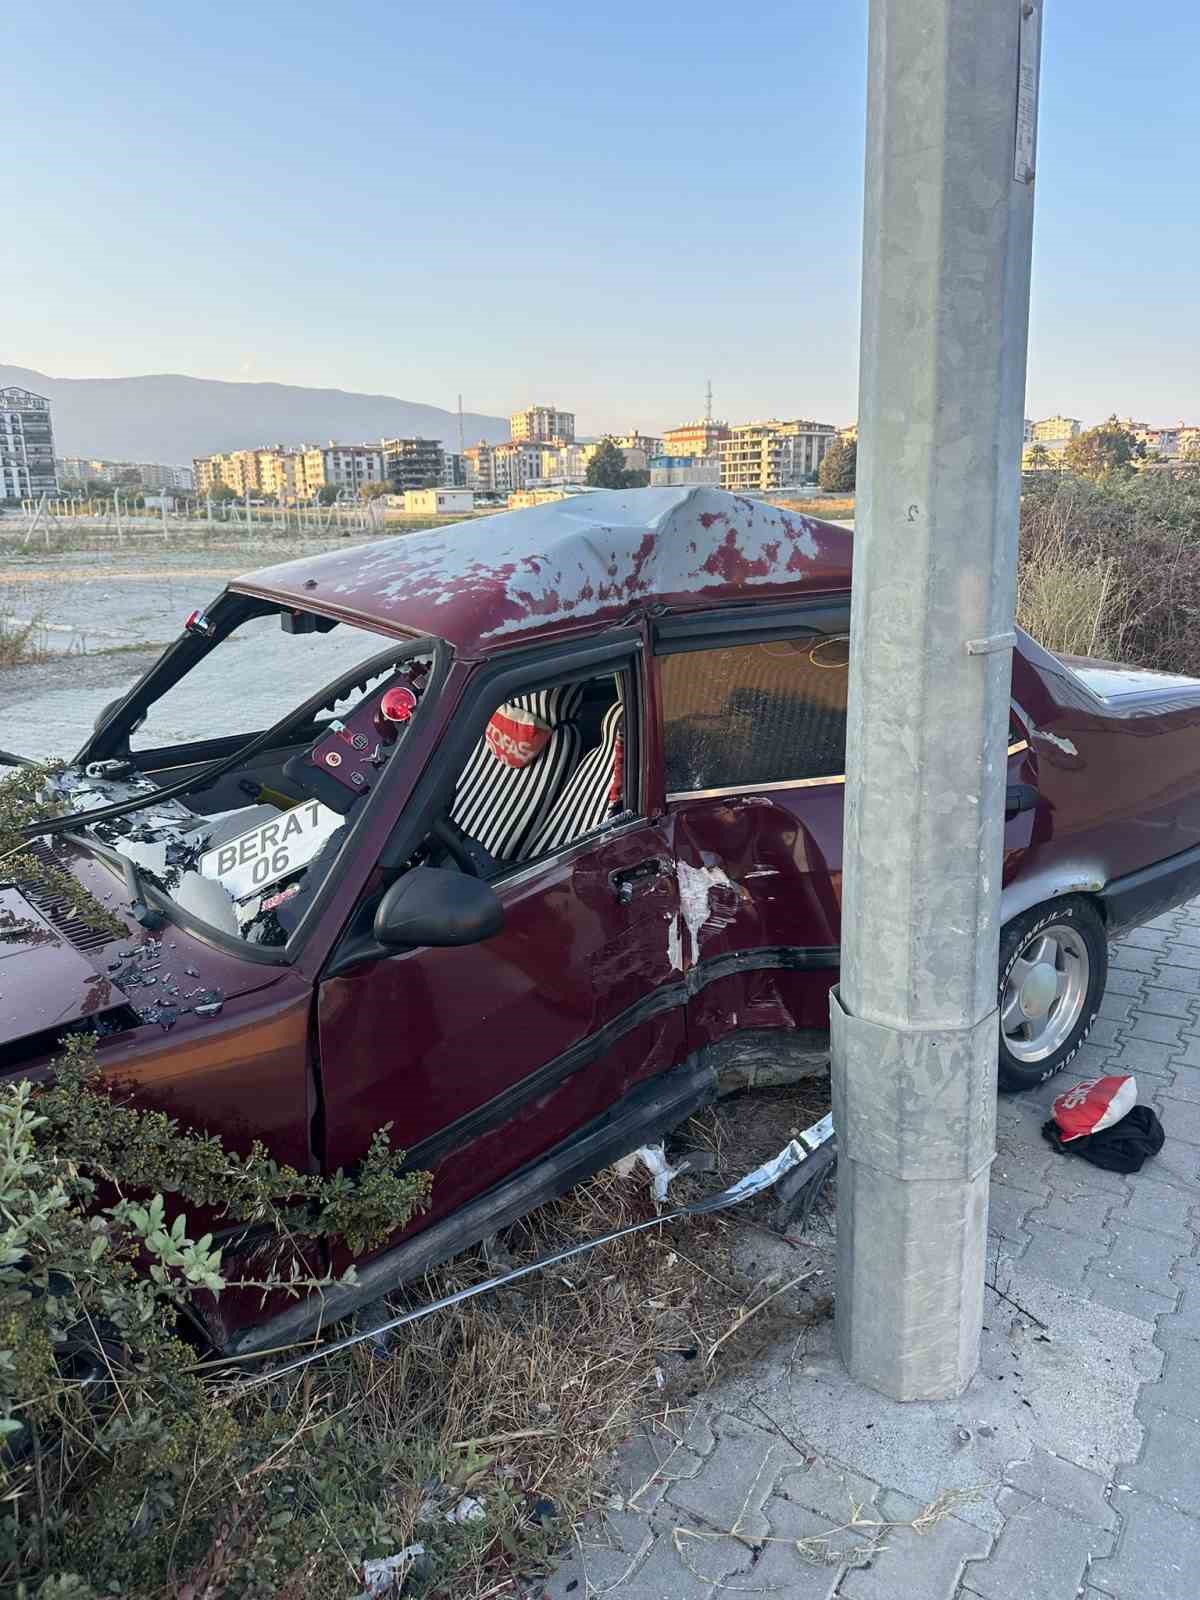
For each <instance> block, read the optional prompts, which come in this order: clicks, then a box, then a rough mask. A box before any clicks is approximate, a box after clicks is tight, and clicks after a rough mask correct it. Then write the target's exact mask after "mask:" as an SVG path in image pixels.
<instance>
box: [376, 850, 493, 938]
mask: <svg viewBox="0 0 1200 1600" xmlns="http://www.w3.org/2000/svg"><path fill="white" fill-rule="evenodd" d="M503 924H504V908H503V906H502V905H501V904H500V901H499V900H498V899H497V898H496V891H495V890H494V889H493V888H492V886H491V884H489V883H484V882H483V881H482V880H481V879H479V878H469V877H467V876H466V874H465V873H462V872H451V871H448V870H447V869H445V868H443V867H413V868H412V869H411V870H410V871H408V872H406V873H405V874H404V876H403V877H402V878H400V879H398V880H397V882H395V883H394V884H392V886H391V888H390V889H389V890H388V891H387V893H386V894H385V895H384V897H383V899H382V900H381V901H380V902H379V909H378V910H377V911H376V913H375V926H374V930H373V931H374V934H375V938H376V939H377V940H378V941H379V943H380V944H382V945H386V946H388V947H389V948H395V947H398V946H409V945H421V944H428V945H455V944H478V943H479V942H480V940H481V939H490V938H491V937H492V935H493V934H494V933H499V932H500V929H501V927H502V926H503Z"/></svg>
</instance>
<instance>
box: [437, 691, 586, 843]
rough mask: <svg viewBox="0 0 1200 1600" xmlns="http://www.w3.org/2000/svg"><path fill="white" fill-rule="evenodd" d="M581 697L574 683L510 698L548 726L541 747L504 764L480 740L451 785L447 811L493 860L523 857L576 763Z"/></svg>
mask: <svg viewBox="0 0 1200 1600" xmlns="http://www.w3.org/2000/svg"><path fill="white" fill-rule="evenodd" d="M582 700H583V686H582V685H581V684H578V683H571V684H566V685H564V686H558V687H556V688H553V689H535V690H533V691H532V692H531V693H529V694H519V695H514V696H513V699H512V702H511V703H512V704H513V705H514V706H519V707H520V708H521V709H522V710H524V711H532V712H533V713H534V714H535V715H536V716H539V717H541V718H542V720H543V721H544V722H546V723H547V724H548V725H549V728H550V738H549V740H548V741H547V743H546V746H545V748H544V749H543V750H542V752H541V754H540V755H539V756H537V757H536V759H535V760H533V761H531V762H530V763H529V765H528V766H526V767H509V766H506V765H505V764H504V762H502V761H500V760H498V759H497V758H496V756H495V755H493V753H492V751H491V750H490V749H489V747H488V744H487V742H486V740H484V739H480V741H479V743H478V744H477V745H476V746H475V749H474V750H473V751H472V753H471V757H470V759H469V760H468V762H467V764H466V766H465V768H464V769H463V773H462V776H461V777H460V778H459V780H458V784H457V786H456V787H455V790H454V804H453V806H452V807H451V810H450V815H451V818H452V819H453V821H454V822H456V823H457V824H458V826H459V827H460V828H461V829H462V830H463V832H464V833H465V834H467V835H468V836H469V837H470V838H472V839H474V840H475V842H476V843H477V844H480V845H482V846H483V848H484V849H485V850H486V851H487V852H488V854H489V855H490V856H491V857H492V858H493V859H494V860H496V861H520V860H523V859H524V858H525V857H526V856H527V855H528V854H529V849H528V845H529V841H530V840H531V839H533V838H534V837H535V836H536V835H537V834H539V833H540V832H541V830H542V829H543V828H544V826H545V823H546V819H547V817H548V816H549V814H550V812H551V811H552V810H553V809H554V807H555V805H556V804H557V803H558V800H559V797H560V796H561V795H562V793H563V789H564V787H565V785H566V784H567V782H568V780H569V779H570V777H571V775H572V773H573V772H574V771H575V769H576V767H577V766H578V764H579V753H580V749H581V746H582V740H581V738H580V734H579V730H578V728H577V727H576V726H575V724H574V722H573V721H572V718H573V717H574V716H575V715H576V713H577V712H578V710H579V707H580V704H581V703H582Z"/></svg>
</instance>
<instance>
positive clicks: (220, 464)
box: [192, 450, 270, 497]
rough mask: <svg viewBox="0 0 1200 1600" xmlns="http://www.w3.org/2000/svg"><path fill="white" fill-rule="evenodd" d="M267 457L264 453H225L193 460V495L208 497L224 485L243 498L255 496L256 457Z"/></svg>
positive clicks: (258, 481)
mask: <svg viewBox="0 0 1200 1600" xmlns="http://www.w3.org/2000/svg"><path fill="white" fill-rule="evenodd" d="M268 454H270V452H269V451H266V450H228V451H225V452H223V453H222V454H219V455H212V456H196V457H194V459H193V461H192V477H193V481H194V483H195V487H196V493H197V494H200V495H209V494H212V493H213V492H214V490H216V489H219V488H221V487H222V486H224V487H225V488H226V489H232V490H233V492H234V494H236V495H241V496H243V497H244V496H246V495H255V494H259V493H260V492H261V490H262V474H261V470H260V457H262V456H264V455H268Z"/></svg>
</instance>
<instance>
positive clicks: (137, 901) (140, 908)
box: [117, 850, 166, 933]
mask: <svg viewBox="0 0 1200 1600" xmlns="http://www.w3.org/2000/svg"><path fill="white" fill-rule="evenodd" d="M117 854H118V855H119V856H120V857H121V872H122V874H123V875H124V878H125V892H126V894H128V896H129V909H130V911H131V912H132V913H133V920H134V921H135V922H138V923H140V924H141V925H142V927H143V928H146V929H147V930H148V931H149V932H151V933H153V932H154V931H155V929H156V928H161V927H162V925H163V923H164V922H165V921H166V918H165V917H164V916H163V914H162V912H161V911H155V910H154V909H153V907H151V906H149V905H147V904H146V891H145V889H144V888H143V887H142V874H141V872H140V871H139V870H138V864H137V862H136V861H135V860H134V859H133V857H132V856H127V855H125V854H124V853H123V852H122V851H120V850H118V851H117Z"/></svg>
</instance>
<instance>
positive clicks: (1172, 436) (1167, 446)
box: [1121, 417, 1200, 461]
mask: <svg viewBox="0 0 1200 1600" xmlns="http://www.w3.org/2000/svg"><path fill="white" fill-rule="evenodd" d="M1121 426H1122V427H1123V428H1127V429H1128V430H1129V432H1130V433H1132V434H1133V436H1134V438H1135V439H1137V440H1138V442H1139V443H1140V444H1141V445H1143V446H1144V447H1145V451H1146V454H1147V455H1148V456H1157V457H1158V458H1159V459H1160V460H1162V461H1178V460H1180V459H1181V458H1182V457H1184V456H1187V455H1190V454H1191V451H1192V450H1194V449H1195V447H1196V445H1197V444H1198V443H1200V427H1196V426H1194V425H1192V424H1189V423H1187V422H1183V421H1180V422H1176V423H1174V424H1173V425H1171V426H1169V427H1160V426H1158V425H1157V424H1155V423H1151V422H1135V421H1134V420H1133V418H1132V417H1124V418H1122V420H1121Z"/></svg>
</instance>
